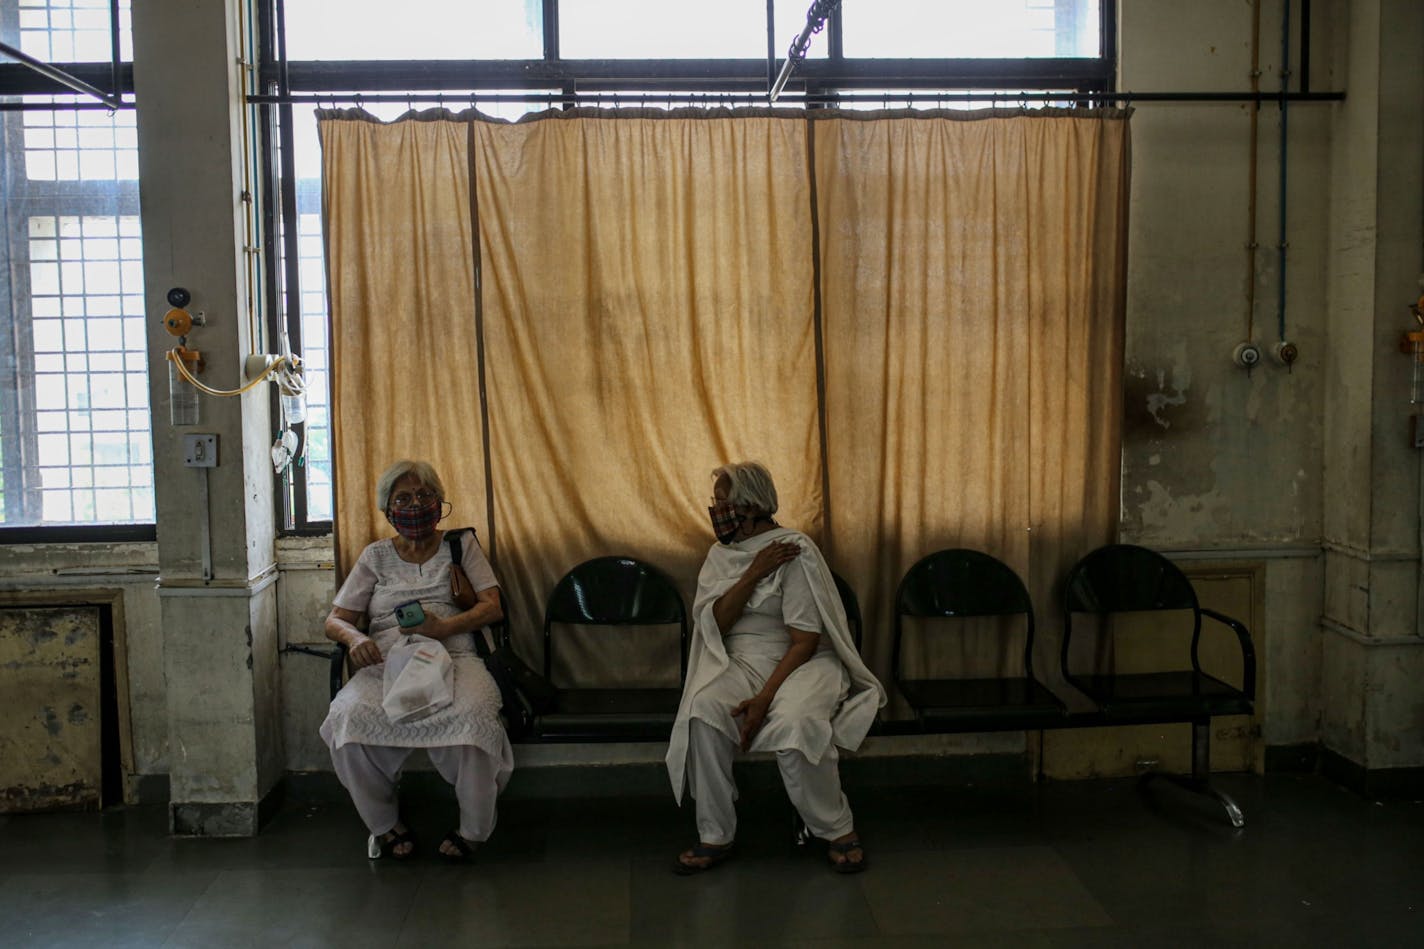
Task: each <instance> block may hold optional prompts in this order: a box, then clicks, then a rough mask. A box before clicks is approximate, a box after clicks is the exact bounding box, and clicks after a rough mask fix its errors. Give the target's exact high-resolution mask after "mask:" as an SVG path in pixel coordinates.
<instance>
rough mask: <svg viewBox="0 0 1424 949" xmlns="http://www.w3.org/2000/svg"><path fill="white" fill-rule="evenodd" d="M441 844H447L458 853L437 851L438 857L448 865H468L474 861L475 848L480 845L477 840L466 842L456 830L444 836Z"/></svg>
mask: <svg viewBox="0 0 1424 949" xmlns="http://www.w3.org/2000/svg"><path fill="white" fill-rule="evenodd" d="M441 843H442V844H449V845H450V846H452V847H454V848H455V849H456V850H458V851H459V853H446V852H445V851H443V850H441V851H439V853H440V856H441V857H442V858H443V859H444V860H445V861H446V862H448V863H469V862H470V861H471V860H473V859H475V848H476V847H478V846H479V845H480V842H479V841H478V840H466V839H465V837H464V835H463V834H461V833H460V832H459V831H458V830H452V831H450V833H448V834H446V835H445V839H444V840H442V841H441Z"/></svg>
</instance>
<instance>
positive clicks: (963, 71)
mask: <svg viewBox="0 0 1424 949" xmlns="http://www.w3.org/2000/svg"><path fill="white" fill-rule="evenodd" d="M541 2H542V23H543V56H542V57H541V58H539V59H525V60H319V61H317V60H312V61H294V60H289V59H288V58H287V56H286V37H285V31H284V24H283V14H284V11H285V0H260V6H259V34H258V35H259V49H260V57H259V63H260V65H259V69H258V86H259V88H260V89H261V91H262V96H263V97H264V99H265V100H266V101H263V102H262V104H261V105H260V109H261V115H262V122H261V125H262V128H263V132H264V148H263V156H262V160H263V170H264V184H265V185H266V186H267V187H268V188H275V189H276V192H277V200H269V201H266V202H265V206H266V207H267V208H268V210H269V214H268V215H267V218H266V219H264V234H263V248H264V250H263V252H264V255H265V256H266V258H267V261H266V263H267V266H268V268H269V269H268V276H269V280H268V287H269V288H270V293H269V298H268V303H269V306H268V313H269V325H268V327H267V329H268V331H269V332H270V333H271V334H272V338H274V339H275V338H277V337H278V335H279V334H280V333H281V331H282V329H283V328H284V327H285V329H286V332H287V334H288V337H289V339H291V341H292V345H293V349H294V351H296V352H299V353H300V352H302V349H301V340H302V326H301V321H302V310H301V291H302V288H301V276H300V272H299V271H300V257H299V255H298V253H297V249H298V243H297V242H298V238H299V234H298V228H297V221H298V216H297V215H298V206H297V195H296V188H297V182H296V181H295V179H294V173H295V162H294V160H293V156H292V154H291V152H292V149H291V144H290V143H291V142H292V138H293V136H292V128H293V126H292V122H293V114H292V104H291V103H292V101H293V99H294V98H296V97H300V98H301V99H302V101H311V100H313V99H316V100H320V99H322V98H323V97H325V96H330V100H331V103H332V104H333V105H335V104H337V103H350V102H353V101H354V102H356V103H357V104H359V102H360V99H359V97H358V96H357V93H361V94H369V95H371V97H372V99H375V98H377V97H380V96H386V97H393V98H399V97H400V96H408V97H409V98H410V101H411V104H412V105H414V104H415V102H417V101H420V102H424V103H430V104H439V103H442V102H444V103H448V104H449V105H451V106H452V107H455V108H459V107H460V106H461V105H462V104H469V105H475V104H477V102H478V100H479V98H480V92H481V91H489V90H509V89H523V90H527V94H528V95H530V96H536V97H537V96H549V97H550V98H551V101H550V105H551V107H552V106H554V105H560V106H561V107H564V108H568V107H572V106H574V105H578V104H591V103H595V102H597V101H598V96H599V93H600V92H601V91H611V90H617V91H619V92H622V93H627V92H635V93H646V94H648V95H649V97H651V96H654V95H671V96H678V95H681V94H690V95H709V96H716V97H735V98H738V99H746V100H749V101H754V100H755V99H757V98H760V99H762V100H764V99H765V97H766V95H767V92H768V90H769V89H770V87H771V85H772V81H773V80H774V79H775V77H776V74H777V71H778V70H779V68H780V65H781V63H782V61H783V60H784V57H785V55H786V48H787V46H788V45H789V41H790V40H791V39H792V37H789V36H786V37H782V36H777V35H776V34H775V30H774V20H773V15H774V8H773V0H767V54H768V55H767V57H766V58H765V59H760V58H756V59H564V58H563V57H562V56H561V55H560V50H559V0H541ZM775 2H779V3H783V4H786V3H791V4H796V5H798V6H799V5H801V4H803V3H805V2H806V0H775ZM851 2H863V0H851ZM1098 10H1099V55H1098V56H1096V57H1057V58H1055V57H1034V58H1027V57H1026V58H1021V59H923V58H913V59H910V58H906V59H856V58H848V57H846V56H845V55H844V53H843V42H842V35H843V34H842V25H841V10H840V5H837V7H836V8H835V9H834V10H833V11H832V12H831V14H830V16H829V17H828V18H827V20H826V23H825V28H824V30H823V31H822V33H821V34H820V35H819V36H817V37H816V38H815V39H814V40H813V43H823V44H825V48H826V52H827V55H826V56H824V57H819V56H814V57H813V56H808V57H807V58H806V59H804V60H803V61H802V62H801V63H800V64H799V65H798V67H797V69H796V72H795V75H794V76H793V77H792V83H793V86H794V87H797V88H801V89H803V90H804V92H801V93H797V92H795V91H793V90H788V91H786V92H784V93H783V95H782V97H780V98H779V99H778V100H777V102H778V104H781V105H788V104H793V105H794V104H798V103H799V104H804V105H805V106H806V107H808V108H813V107H816V106H817V105H834V104H835V103H836V101H837V97H838V96H850V95H854V94H855V92H856V90H858V89H866V90H875V93H874V94H875V95H876V97H880V96H883V95H884V92H883V90H885V89H887V88H890V89H898V90H903V91H904V96H902V97H911V96H912V95H913V93H914V92H915V90H927V91H928V95H929V96H935V95H938V94H940V93H938V92H937V90H944V89H955V90H966V91H968V92H971V93H972V92H974V91H976V90H978V91H981V92H983V93H984V94H986V95H988V94H990V93H993V94H994V98H996V99H998V100H999V101H1003V102H1011V103H1016V102H1017V101H1019V98H1021V97H1017V96H1005V95H1003V94H1002V92H1001V90H1004V89H1022V90H1024V91H1025V92H1031V91H1034V90H1037V91H1041V92H1042V93H1044V94H1048V93H1052V94H1053V98H1054V99H1056V100H1064V99H1070V100H1071V99H1074V98H1075V94H1077V95H1080V96H1081V97H1082V98H1083V99H1084V100H1087V99H1090V98H1092V94H1093V93H1103V92H1110V91H1112V90H1113V89H1114V88H1115V86H1116V82H1117V64H1118V53H1117V10H1116V4H1115V3H1114V2H1113V0H1102V2H1100V3H1099V5H1098ZM486 94H487V95H489V93H488V92H486ZM902 97H897V96H890V97H889V98H890V99H891V100H895V99H897V98H902ZM718 104H722V103H721V102H719V103H718ZM988 104H990V103H989V102H986V103H985V105H988ZM268 193H269V194H271V193H272V192H270V191H269V192H268ZM287 221H290V222H291V225H290V226H284V222H287ZM279 260H280V263H279ZM329 371H330V367H329V366H328V372H329ZM275 398H276V397H275V394H274V395H273V400H274V411H275ZM330 424H331V419H330V418H328V426H330ZM298 428H299V431H300V434H301V437H302V440H303V446H304V447H305V442H306V436H307V431H306V429H307V426H306V425H305V424H302V425H301V426H299V427H298ZM328 432H330V428H328ZM308 470H309V467H308V466H302V467H297V466H295V465H292V466H289V467H288V468H287V470H286V472H284V473H283V474H282V475H279V476H277V477H278V490H277V491H276V492H275V494H276V497H277V501H276V508H277V510H276V512H275V514H276V518H277V528H278V533H279V534H280V535H284V536H311V535H323V534H327V533H330V532H331V530H332V522H331V521H330V520H325V521H312V520H310V519H309V518H308V516H307V515H308V509H307V495H308V483H307V472H308ZM334 504H335V498H334V496H333V506H334Z"/></svg>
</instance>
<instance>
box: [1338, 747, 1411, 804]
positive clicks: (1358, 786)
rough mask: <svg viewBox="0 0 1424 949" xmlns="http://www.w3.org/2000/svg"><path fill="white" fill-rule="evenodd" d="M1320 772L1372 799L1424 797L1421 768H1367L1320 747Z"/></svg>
mask: <svg viewBox="0 0 1424 949" xmlns="http://www.w3.org/2000/svg"><path fill="white" fill-rule="evenodd" d="M1320 773H1321V774H1323V775H1325V776H1326V777H1327V778H1329V779H1330V780H1332V781H1334V782H1335V783H1336V784H1340V785H1343V786H1345V787H1347V788H1349V789H1350V790H1352V791H1355V792H1356V793H1359V794H1363V795H1364V796H1365V797H1368V798H1371V799H1374V800H1400V799H1404V800H1419V799H1420V798H1421V797H1424V768H1366V767H1365V766H1364V765H1362V764H1359V763H1357V762H1354V761H1351V760H1350V759H1349V758H1346V757H1345V756H1344V755H1342V754H1340V753H1339V752H1335V751H1331V750H1330V749H1329V748H1321V749H1320Z"/></svg>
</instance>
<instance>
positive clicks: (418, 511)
mask: <svg viewBox="0 0 1424 949" xmlns="http://www.w3.org/2000/svg"><path fill="white" fill-rule="evenodd" d="M443 508H444V502H442V501H441V500H440V498H439V497H433V498H431V499H430V500H429V501H427V502H425V503H424V504H419V503H417V504H408V505H406V506H405V507H392V508H390V510H388V511H387V512H386V517H387V518H389V519H390V522H391V526H392V527H394V528H395V529H396V533H398V534H400V535H401V536H402V537H404V538H405V539H406V540H420V539H421V538H424V537H429V536H430V535H431V534H433V533H435V525H436V524H438V523H440V518H441V515H442V514H443V510H442V509H443Z"/></svg>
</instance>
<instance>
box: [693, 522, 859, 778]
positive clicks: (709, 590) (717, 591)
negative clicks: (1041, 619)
mask: <svg viewBox="0 0 1424 949" xmlns="http://www.w3.org/2000/svg"><path fill="white" fill-rule="evenodd" d="M773 541H790V542H792V543H795V544H797V545H798V546H800V548H801V556H799V557H797V558H796V559H795V560H793V561H791V562H790V563H787V564H785V565H783V566H782V567H781V568H780V570H804V571H805V572H806V579H807V580H808V581H809V583H810V587H811V595H812V597H813V598H814V599H815V601H816V608H817V610H818V611H819V612H820V614H821V626H822V635H824V636H829V637H830V638H831V644H832V645H833V646H834V647H835V650H836V656H837V657H838V658H839V659H840V661H841V663H842V664H843V665H844V666H845V668H846V671H847V672H848V673H849V674H850V679H851V687H850V694H849V695H848V696H847V697H846V700H845V701H844V702H842V703H841V707H840V709H839V710H838V711H837V712H836V715H835V718H833V719H832V720H831V737H832V740H833V741H834V742H835V743H836V744H837V745H838V746H839V747H841V748H845V749H846V750H847V751H854V750H855V749H857V748H859V747H860V743H861V741H862V740H864V738H865V733H866V732H867V731H869V730H870V726H871V724H872V723H873V722H874V721H875V713H876V711H877V710H878V709H880V708H882V707H884V705H885V702H886V698H885V690H884V689H883V688H882V687H881V685H880V682H879V681H878V680H877V679H876V678H875V676H874V675H873V674H872V673H871V671H870V670H869V669H867V668H866V666H865V663H864V662H862V661H861V659H860V654H859V653H858V652H856V648H855V642H854V641H853V640H852V639H851V637H850V628H849V626H848V625H847V623H846V616H845V609H844V608H843V607H842V606H841V598H840V594H839V593H838V591H837V590H836V581H835V578H834V577H832V576H831V568H830V567H828V566H826V561H825V558H824V557H822V556H821V551H820V550H818V549H817V548H816V545H815V544H814V543H812V542H811V538H809V537H807V536H806V535H805V534H803V533H801V532H800V531H794V530H789V529H787V528H784V527H778V528H776V529H774V530H769V531H766V532H765V533H762V534H757V535H756V536H755V537H751V538H748V539H747V540H744V541H739V542H737V543H735V544H717V545H715V546H713V548H712V549H711V550H710V551H709V552H708V554H707V559H706V560H705V561H704V562H703V564H702V571H701V572H700V573H699V574H698V575H697V596H696V599H695V600H694V601H693V605H692V617H693V631H692V645H691V649H690V652H689V655H688V661H687V684H686V685H685V686H684V687H683V690H682V702H681V703H680V704H679V706H678V709H677V720H676V721H675V722H674V723H673V726H672V737H671V739H670V740H669V742H668V753H667V767H668V777H669V778H671V779H672V790H673V795H674V796H675V797H676V798H677V801H678V803H679V804H680V803H682V793H683V789H684V788H685V786H686V783H687V742H688V729H689V724H690V722H691V710H692V700H693V698H694V697H695V696H696V695H697V693H698V692H700V691H702V689H703V688H705V687H706V686H707V685H708V684H709V683H710V682H712V681H713V680H714V679H716V678H717V676H719V675H720V674H721V673H722V670H724V669H726V668H727V664H728V662H729V660H728V658H727V649H726V646H725V645H724V644H723V642H722V631H721V630H720V629H719V628H718V627H717V620H716V618H715V617H714V616H713V615H712V606H713V604H715V603H716V602H717V599H718V597H720V596H721V595H722V594H724V593H726V592H727V590H728V589H730V588H731V586H732V584H734V583H736V582H737V581H738V580H739V579H741V577H742V574H743V573H745V572H746V569H747V567H748V566H750V565H751V562H752V559H753V558H754V557H755V556H756V553H757V551H758V550H761V548H763V547H765V546H766V545H767V544H769V543H771V542H773ZM776 579H777V574H773V575H772V576H771V577H767V578H766V579H764V580H762V581H761V583H759V584H757V587H756V589H755V590H753V591H752V595H751V597H750V598H749V599H748V601H747V605H748V606H755V605H756V604H758V603H760V602H761V601H762V600H764V599H765V598H766V597H767V596H769V595H772V594H773V593H775V592H776V591H777V590H778V589H779V586H780V584H779V583H776V582H775V581H776Z"/></svg>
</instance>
